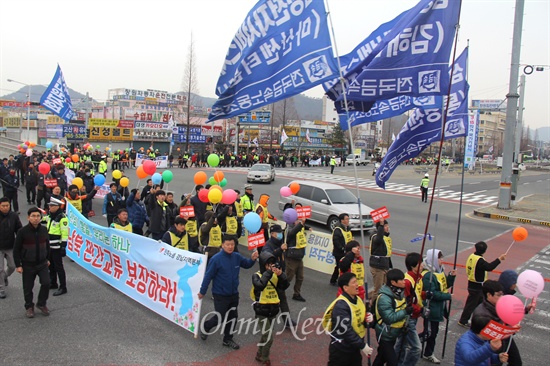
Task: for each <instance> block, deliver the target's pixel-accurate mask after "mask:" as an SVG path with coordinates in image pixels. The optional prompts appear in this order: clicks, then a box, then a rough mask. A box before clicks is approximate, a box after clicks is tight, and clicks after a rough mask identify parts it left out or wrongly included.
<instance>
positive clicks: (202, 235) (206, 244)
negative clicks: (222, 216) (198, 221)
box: [199, 211, 235, 261]
mask: <svg viewBox="0 0 550 366" xmlns="http://www.w3.org/2000/svg"><path fill="white" fill-rule="evenodd" d="M204 218H205V220H206V222H204V223H203V224H202V225H201V227H200V229H199V244H200V245H201V247H202V248H203V251H204V253H205V254H206V255H207V256H208V261H209V260H210V258H212V257H213V256H214V255H215V254H217V253H218V252H219V251H220V249H221V246H222V229H221V227H220V225H218V220H217V216H216V214H215V213H214V212H212V211H207V212H206V213H205V214H204ZM228 237H229V236H228ZM233 250H235V249H233Z"/></svg>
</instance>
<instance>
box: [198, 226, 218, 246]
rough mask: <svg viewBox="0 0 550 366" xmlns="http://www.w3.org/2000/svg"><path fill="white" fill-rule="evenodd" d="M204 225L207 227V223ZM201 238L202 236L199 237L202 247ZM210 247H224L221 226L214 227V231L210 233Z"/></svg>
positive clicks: (211, 230)
mask: <svg viewBox="0 0 550 366" xmlns="http://www.w3.org/2000/svg"><path fill="white" fill-rule="evenodd" d="M203 225H206V223H204V224H203ZM201 236H202V235H199V244H200V245H202V243H201ZM208 246H209V247H215V248H219V247H221V246H222V229H221V228H220V226H219V225H218V226H212V229H210V232H209V233H208Z"/></svg>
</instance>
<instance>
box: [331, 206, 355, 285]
mask: <svg viewBox="0 0 550 366" xmlns="http://www.w3.org/2000/svg"><path fill="white" fill-rule="evenodd" d="M338 219H339V220H340V223H339V224H338V225H337V226H336V227H335V228H334V230H332V246H333V248H332V255H333V256H334V260H335V261H336V263H334V264H335V267H334V271H333V272H332V277H331V278H330V284H331V285H332V286H336V280H337V279H338V274H339V273H340V269H339V268H338V264H339V263H340V259H342V257H343V256H344V254H345V252H346V244H347V243H349V242H350V241H352V240H353V234H352V233H351V230H350V228H349V215H348V214H347V213H343V214H340V215H339V216H338Z"/></svg>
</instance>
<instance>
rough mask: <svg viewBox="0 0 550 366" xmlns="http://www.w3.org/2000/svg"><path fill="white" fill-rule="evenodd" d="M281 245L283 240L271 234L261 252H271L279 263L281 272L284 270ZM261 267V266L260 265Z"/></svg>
mask: <svg viewBox="0 0 550 366" xmlns="http://www.w3.org/2000/svg"><path fill="white" fill-rule="evenodd" d="M281 245H283V240H282V239H281V240H279V239H277V238H274V237H272V236H270V237H269V240H268V241H267V242H266V243H265V245H264V248H263V249H262V253H263V252H266V253H271V254H273V256H274V257H275V258H276V259H277V263H279V264H280V265H281V269H282V270H283V272H285V271H286V264H285V258H284V257H283V254H284V251H283V250H282V249H281ZM262 268H263V267H262Z"/></svg>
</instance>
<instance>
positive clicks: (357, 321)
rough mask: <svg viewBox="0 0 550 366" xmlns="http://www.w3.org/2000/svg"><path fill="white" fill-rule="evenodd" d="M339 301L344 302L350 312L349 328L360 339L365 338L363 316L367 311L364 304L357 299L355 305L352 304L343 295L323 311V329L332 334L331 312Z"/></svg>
mask: <svg viewBox="0 0 550 366" xmlns="http://www.w3.org/2000/svg"><path fill="white" fill-rule="evenodd" d="M339 300H344V301H345V302H347V304H348V305H349V308H350V310H351V327H352V328H353V330H354V331H355V333H357V335H358V336H359V337H361V338H363V337H365V334H366V330H365V315H366V313H367V310H366V308H365V304H364V303H363V301H361V299H360V298H359V297H357V304H353V303H352V302H351V301H349V300H348V299H347V297H345V296H344V295H340V296H338V297H337V298H336V299H335V300H334V301H333V302H332V303H331V304H330V305H329V306H328V308H327V310H325V314H324V315H323V323H322V324H323V328H324V329H325V330H326V331H328V332H332V319H331V317H332V310H333V309H334V305H336V302H337V301H339Z"/></svg>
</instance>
